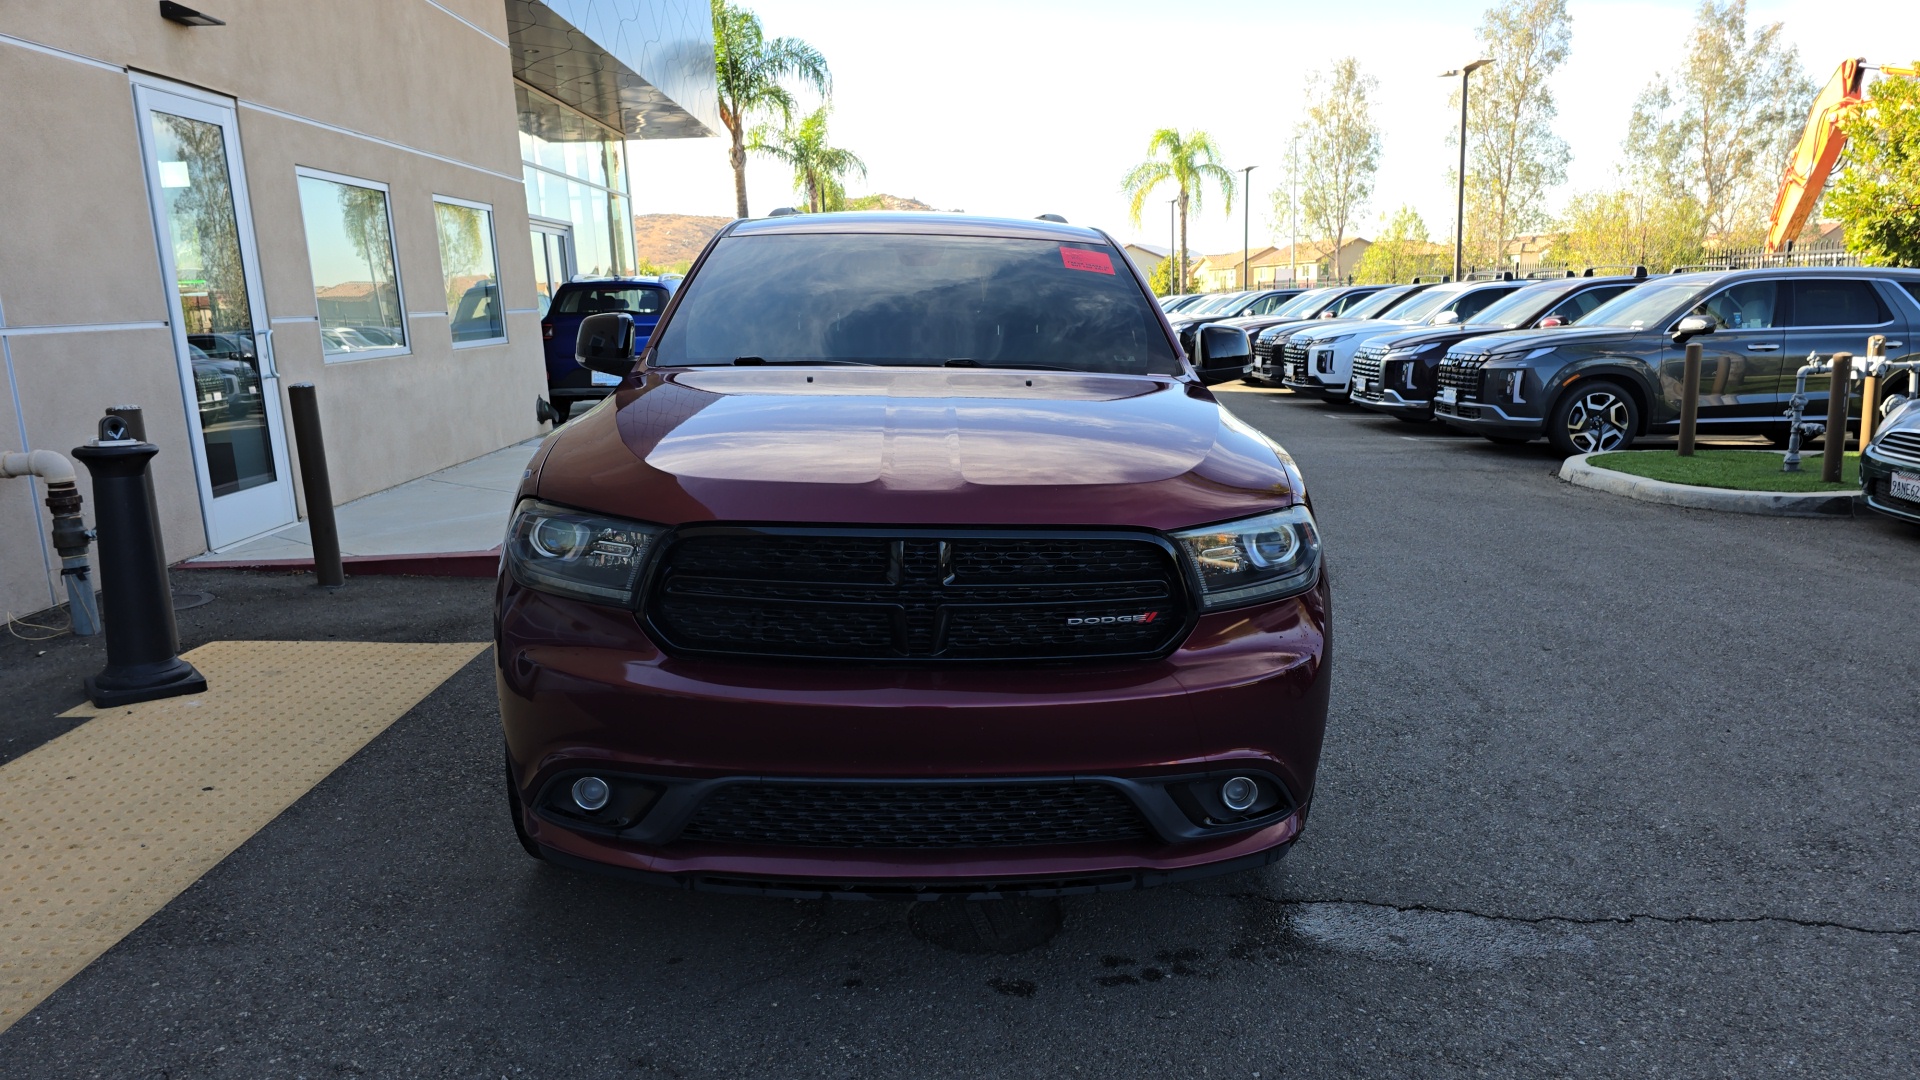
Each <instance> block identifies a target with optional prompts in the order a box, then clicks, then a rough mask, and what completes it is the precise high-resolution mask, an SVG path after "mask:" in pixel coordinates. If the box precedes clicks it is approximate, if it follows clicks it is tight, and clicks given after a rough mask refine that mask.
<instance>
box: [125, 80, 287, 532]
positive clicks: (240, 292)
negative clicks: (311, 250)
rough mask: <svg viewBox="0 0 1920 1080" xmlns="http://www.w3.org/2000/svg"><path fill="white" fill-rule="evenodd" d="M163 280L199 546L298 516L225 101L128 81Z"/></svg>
mask: <svg viewBox="0 0 1920 1080" xmlns="http://www.w3.org/2000/svg"><path fill="white" fill-rule="evenodd" d="M134 104H135V108H136V111H137V115H138V119H139V126H140V141H141V145H142V147H143V149H144V150H145V158H146V171H147V192H148V195H149V197H150V198H151V200H152V203H153V217H154V228H155V231H156V233H157V239H158V241H159V248H160V273H161V280H162V281H163V282H164V287H165V289H166V292H167V298H168V302H169V306H170V307H171V309H172V311H171V317H170V318H169V319H168V322H169V323H170V324H171V326H172V329H173V348H174V354H175V357H176V359H177V361H178V363H179V366H180V382H181V386H182V388H183V389H184V391H185V394H186V405H187V425H188V428H189V431H190V433H191V435H192V440H193V448H194V466H195V469H194V471H195V474H196V476H197V478H198V480H199V486H200V505H201V510H202V512H203V514H204V516H205V518H206V523H207V545H208V546H209V547H210V548H213V549H215V550H218V549H219V548H222V547H226V546H228V545H231V544H233V543H235V542H237V541H240V540H245V539H247V538H248V537H251V536H257V535H259V534H261V533H264V532H267V531H269V530H272V529H276V528H279V527H280V526H282V525H287V524H290V523H291V522H293V521H294V520H295V510H294V501H293V474H292V470H291V469H290V468H289V467H288V462H287V448H286V438H285V433H284V432H283V431H282V430H281V427H282V419H281V410H280V379H279V373H278V372H277V371H275V370H274V365H273V345H272V341H271V337H270V335H271V331H270V330H269V329H268V326H267V313H266V305H265V299H264V296H263V294H262V292H261V289H260V268H259V259H258V257H257V253H256V251H255V248H254V241H253V218H252V214H251V213H250V211H249V209H248V206H247V188H246V177H245V174H244V172H243V170H242V167H241V159H240V141H239V131H238V127H237V125H236V123H235V119H234V112H233V108H232V107H231V106H230V105H224V104H219V103H217V102H212V101H208V100H205V99H203V98H201V97H199V96H197V95H195V96H187V95H186V94H183V93H175V92H172V91H170V90H166V89H162V88H160V87H157V86H151V85H146V84H141V83H136V84H135V86H134Z"/></svg>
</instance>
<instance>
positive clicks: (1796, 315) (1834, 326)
mask: <svg viewBox="0 0 1920 1080" xmlns="http://www.w3.org/2000/svg"><path fill="white" fill-rule="evenodd" d="M1775 280H1776V281H1777V282H1779V283H1780V284H1783V285H1792V284H1794V283H1796V282H1801V281H1863V282H1866V285H1867V288H1868V289H1869V290H1870V291H1872V292H1873V294H1874V298H1875V299H1877V300H1879V301H1880V306H1881V307H1883V308H1886V309H1887V317H1886V318H1885V319H1884V320H1882V321H1880V322H1877V323H1822V324H1821V325H1819V326H1801V325H1800V311H1799V301H1798V299H1797V298H1796V297H1795V296H1794V294H1793V290H1792V289H1791V288H1789V289H1787V290H1786V295H1785V297H1784V299H1785V300H1786V305H1785V306H1786V309H1787V322H1788V323H1789V324H1791V325H1788V326H1782V327H1780V328H1779V329H1782V330H1821V331H1827V330H1878V329H1881V328H1883V327H1888V326H1892V325H1894V324H1895V323H1896V322H1898V321H1899V316H1898V314H1896V313H1895V312H1894V310H1893V305H1892V304H1889V303H1887V298H1886V297H1884V296H1881V295H1880V291H1879V290H1878V289H1876V288H1874V286H1875V285H1876V284H1877V283H1879V282H1880V281H1882V280H1884V279H1882V278H1877V277H1854V276H1853V275H1851V274H1845V275H1843V274H1821V275H1819V276H1818V277H1808V276H1806V275H1790V276H1788V277H1783V278H1776V279H1775ZM1776 302H1778V301H1777V300H1776Z"/></svg>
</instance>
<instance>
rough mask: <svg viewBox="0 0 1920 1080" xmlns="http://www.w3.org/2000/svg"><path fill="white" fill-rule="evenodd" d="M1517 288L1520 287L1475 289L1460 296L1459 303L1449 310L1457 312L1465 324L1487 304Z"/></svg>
mask: <svg viewBox="0 0 1920 1080" xmlns="http://www.w3.org/2000/svg"><path fill="white" fill-rule="evenodd" d="M1519 287H1520V286H1518V285H1515V286H1513V287H1512V288H1507V289H1475V290H1474V291H1472V292H1470V293H1468V294H1466V295H1465V296H1462V297H1461V298H1460V299H1459V301H1457V302H1456V303H1455V304H1454V305H1453V307H1452V309H1451V310H1453V311H1457V312H1459V313H1460V321H1461V322H1466V321H1467V320H1468V319H1471V318H1473V317H1474V316H1475V315H1478V314H1480V312H1481V311H1482V310H1483V309H1485V308H1486V306H1487V305H1488V304H1491V303H1493V302H1494V301H1495V300H1498V299H1500V298H1501V297H1503V296H1505V295H1507V294H1508V293H1510V292H1512V291H1513V290H1514V289H1517V288H1519Z"/></svg>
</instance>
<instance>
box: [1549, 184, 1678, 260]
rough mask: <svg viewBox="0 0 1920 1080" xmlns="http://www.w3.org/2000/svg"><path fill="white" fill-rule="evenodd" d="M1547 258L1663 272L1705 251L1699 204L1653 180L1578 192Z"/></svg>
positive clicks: (1568, 204) (1568, 207) (1569, 203)
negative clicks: (1579, 193) (1602, 189)
mask: <svg viewBox="0 0 1920 1080" xmlns="http://www.w3.org/2000/svg"><path fill="white" fill-rule="evenodd" d="M1559 228H1560V236H1559V237H1558V238H1557V239H1556V240H1554V242H1553V246H1552V247H1550V248H1549V249H1548V250H1547V251H1546V252H1544V253H1543V261H1545V262H1552V263H1561V264H1564V265H1566V266H1572V267H1583V266H1608V267H1628V266H1635V265H1639V266H1645V267H1646V268H1647V269H1648V270H1651V271H1653V272H1654V273H1656V274H1657V273H1663V272H1665V271H1668V270H1671V269H1673V268H1674V267H1676V266H1682V265H1686V264H1689V263H1698V262H1700V261H1701V260H1702V259H1703V258H1705V256H1706V249H1705V246H1704V240H1705V236H1706V223H1705V221H1704V219H1703V218H1701V216H1700V204H1699V203H1697V202H1695V201H1694V200H1692V199H1690V198H1688V197H1686V196H1685V195H1681V194H1674V193H1671V192H1665V191H1662V190H1661V188H1660V186H1659V185H1657V184H1651V183H1630V184H1628V185H1627V186H1624V187H1620V188H1616V189H1614V190H1611V191H1595V192H1588V193H1585V194H1582V195H1576V196H1574V197H1573V198H1572V199H1570V200H1569V201H1568V202H1567V206H1566V209H1565V211H1564V212H1562V214H1561V216H1560V222H1559Z"/></svg>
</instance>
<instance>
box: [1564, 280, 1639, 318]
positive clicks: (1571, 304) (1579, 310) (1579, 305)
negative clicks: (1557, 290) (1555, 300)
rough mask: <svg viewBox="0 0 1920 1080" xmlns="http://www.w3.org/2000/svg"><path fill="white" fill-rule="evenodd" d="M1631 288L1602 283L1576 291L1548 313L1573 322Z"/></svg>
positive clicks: (1629, 286)
mask: <svg viewBox="0 0 1920 1080" xmlns="http://www.w3.org/2000/svg"><path fill="white" fill-rule="evenodd" d="M1631 288H1633V286H1631V285H1602V286H1601V287H1599V288H1597V289H1588V290H1586V291H1585V292H1578V293H1574V294H1573V295H1572V296H1569V297H1567V298H1566V299H1565V300H1562V301H1560V306H1559V307H1556V308H1554V309H1553V310H1552V311H1551V312H1548V314H1550V315H1557V316H1559V317H1560V319H1561V320H1562V321H1563V322H1573V321H1575V320H1577V319H1580V318H1583V317H1584V316H1585V315H1586V314H1587V312H1589V311H1592V310H1593V309H1594V308H1597V307H1599V306H1600V305H1601V304H1604V303H1606V302H1607V301H1609V300H1611V299H1613V298H1614V297H1616V296H1619V295H1620V294H1621V293H1623V292H1626V291H1627V290H1628V289H1631Z"/></svg>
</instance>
